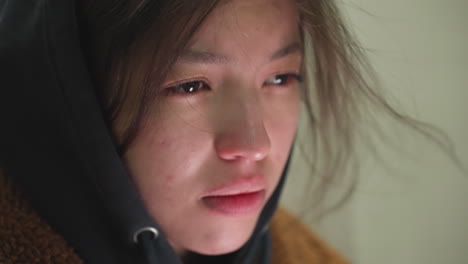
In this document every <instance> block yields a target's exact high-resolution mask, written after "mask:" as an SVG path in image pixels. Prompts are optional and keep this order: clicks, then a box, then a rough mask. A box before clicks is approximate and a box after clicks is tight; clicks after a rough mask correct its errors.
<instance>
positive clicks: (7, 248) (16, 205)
mask: <svg viewBox="0 0 468 264" xmlns="http://www.w3.org/2000/svg"><path fill="white" fill-rule="evenodd" d="M35 263H37V264H39V263H41V264H43V263H44V264H49V263H50V264H52V263H53V264H74V263H76V264H79V263H83V262H82V261H81V260H80V259H79V258H78V256H77V255H76V254H75V253H74V252H73V250H72V249H71V248H70V247H69V246H68V245H67V243H66V242H65V240H64V239H63V238H62V237H61V236H60V235H58V234H57V233H56V232H54V231H53V230H52V228H51V227H50V226H49V225H47V223H45V222H44V221H43V220H42V219H41V218H40V217H39V216H38V215H37V214H36V213H35V212H34V211H33V210H32V209H31V207H30V206H29V204H28V203H27V202H26V201H25V200H24V198H23V197H22V195H21V193H20V192H19V191H18V190H16V189H15V188H14V186H13V183H12V182H11V180H9V179H8V178H7V177H5V176H4V175H3V173H2V171H1V169H0V264H35Z"/></svg>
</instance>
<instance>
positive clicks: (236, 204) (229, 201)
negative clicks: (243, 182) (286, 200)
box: [202, 190, 265, 215]
mask: <svg viewBox="0 0 468 264" xmlns="http://www.w3.org/2000/svg"><path fill="white" fill-rule="evenodd" d="M264 199H265V191H264V190H261V191H256V192H247V193H239V194H234V195H218V196H205V197H203V198H202V201H203V203H204V204H205V205H206V206H207V207H208V208H210V209H212V210H214V211H216V212H219V213H222V214H225V215H246V214H252V213H255V212H258V211H259V210H260V208H261V207H262V204H263V201H264Z"/></svg>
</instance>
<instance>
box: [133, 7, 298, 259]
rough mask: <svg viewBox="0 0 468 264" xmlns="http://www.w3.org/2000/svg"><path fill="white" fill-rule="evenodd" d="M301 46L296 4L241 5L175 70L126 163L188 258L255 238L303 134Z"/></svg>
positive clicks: (215, 16)
mask: <svg viewBox="0 0 468 264" xmlns="http://www.w3.org/2000/svg"><path fill="white" fill-rule="evenodd" d="M301 43H302V42H301V37H300V33H299V27H298V15H297V11H296V8H295V5H294V2H293V1H292V0H268V1H266V0H233V1H230V2H228V3H225V4H222V5H221V6H219V7H217V8H216V9H215V10H214V11H213V12H212V13H211V14H210V15H209V16H208V18H207V19H206V20H205V22H204V23H203V25H202V26H201V28H200V29H199V31H198V32H196V34H195V35H194V36H193V38H192V40H191V42H190V43H189V45H188V48H187V49H186V50H185V51H184V52H183V53H182V55H181V56H180V57H179V59H178V60H177V62H176V63H175V65H174V67H173V69H172V71H171V73H170V75H169V76H168V78H167V79H166V81H165V83H164V85H163V87H162V89H161V92H160V93H159V95H158V97H157V99H156V100H155V102H154V107H153V108H152V111H151V112H150V114H149V117H148V121H147V123H146V125H145V126H143V128H142V131H141V133H140V134H139V135H138V137H137V138H136V140H135V141H134V142H133V143H132V144H131V146H130V147H129V149H128V152H127V153H126V154H125V157H124V158H125V161H126V163H127V165H128V168H129V170H130V173H131V175H132V177H133V180H134V182H135V184H136V186H137V188H138V190H139V192H140V194H141V196H142V199H143V200H144V203H145V205H146V207H147V209H148V210H149V212H150V214H151V215H152V216H153V217H154V219H155V220H156V222H157V223H158V224H159V225H160V227H161V228H162V229H163V232H164V233H165V234H166V235H167V237H168V239H169V241H170V243H171V245H172V246H173V247H174V248H175V249H176V251H178V253H179V254H183V253H184V251H186V250H190V251H195V252H198V253H201V254H209V255H214V254H223V253H228V252H231V251H234V250H236V249H238V248H239V247H241V246H242V245H243V244H244V243H245V242H246V241H247V239H248V238H249V237H250V235H251V234H252V231H253V229H254V227H255V224H256V222H257V219H258V217H259V214H260V212H261V210H262V208H263V206H264V205H265V203H266V201H267V199H268V198H269V197H270V196H271V194H272V192H273V190H274V189H275V187H276V186H277V184H278V181H279V178H280V176H281V173H282V171H283V168H284V165H285V163H286V160H287V158H288V154H289V150H290V147H291V144H292V142H293V138H294V135H295V132H296V126H297V121H298V115H299V85H298V80H297V77H298V75H299V74H300V70H301V63H302V48H301Z"/></svg>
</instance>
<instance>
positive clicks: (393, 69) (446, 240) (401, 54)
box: [283, 0, 468, 264]
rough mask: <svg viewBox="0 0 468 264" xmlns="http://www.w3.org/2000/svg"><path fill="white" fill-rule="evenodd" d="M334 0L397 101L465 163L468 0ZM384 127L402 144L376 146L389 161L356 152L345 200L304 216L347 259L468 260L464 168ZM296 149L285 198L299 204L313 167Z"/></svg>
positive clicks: (456, 263)
mask: <svg viewBox="0 0 468 264" xmlns="http://www.w3.org/2000/svg"><path fill="white" fill-rule="evenodd" d="M341 4H342V6H343V8H344V11H345V13H346V15H347V16H348V18H349V20H350V23H351V24H352V26H353V28H354V31H355V33H356V34H357V36H358V39H359V40H360V42H361V43H362V45H363V46H364V47H365V48H366V49H367V50H368V52H369V57H370V59H371V61H372V63H373V65H374V66H375V69H376V70H377V72H378V74H379V76H380V79H381V81H382V83H383V85H384V87H385V89H386V90H387V91H388V92H389V93H390V94H391V95H393V96H394V97H395V98H397V100H398V101H399V102H400V107H399V109H402V110H403V111H405V112H406V113H408V114H410V115H412V116H413V117H416V118H418V119H419V120H422V121H426V122H428V123H431V124H434V125H436V126H438V127H439V128H441V129H442V130H444V131H445V132H446V133H447V135H448V136H449V137H450V138H451V140H452V142H453V143H454V145H455V147H456V150H457V152H458V156H459V158H460V160H461V162H462V163H463V164H464V166H465V167H468V15H467V14H468V1H466V0H444V1H442V0H410V1H407V0H393V1H385V0H344V1H342V2H341ZM387 129H388V132H389V134H391V135H393V136H394V137H395V138H396V142H398V145H399V149H395V148H391V147H388V145H384V144H381V146H378V147H379V149H380V150H381V154H382V157H383V158H384V160H386V162H385V163H379V162H377V161H376V160H375V159H372V157H368V158H365V159H363V161H364V162H363V167H362V171H361V174H360V177H359V183H358V185H357V189H356V191H355V192H354V195H353V197H352V198H351V199H349V200H348V202H347V203H346V204H345V206H343V207H341V208H340V209H338V210H335V211H333V212H332V213H329V214H327V215H325V216H324V217H322V218H318V217H307V218H306V219H305V220H306V221H307V222H308V223H309V224H310V225H311V227H312V228H313V229H314V230H315V231H316V232H318V233H320V234H321V235H322V236H323V237H324V238H325V239H326V240H327V241H328V242H329V243H330V244H331V245H333V246H334V247H335V248H337V249H338V250H339V251H340V252H342V254H344V255H345V256H346V257H348V258H349V259H350V260H352V262H353V263H362V264H371V263H372V264H375V263H379V264H393V263H395V264H396V263H398V264H404V263H408V264H410V263H411V264H419V263H420V264H423V263H424V264H440V263H450V264H463V263H468V175H463V173H462V172H461V171H460V170H459V169H457V167H456V166H455V165H454V163H453V162H452V161H451V160H450V159H449V158H448V157H447V156H446V155H445V154H443V153H442V152H441V151H440V149H438V148H437V147H436V146H434V144H431V143H430V142H428V141H427V140H424V139H422V138H420V137H419V138H418V137H417V136H415V135H414V134H410V133H405V132H404V131H401V130H398V129H397V128H395V130H394V131H393V127H392V125H391V124H389V125H388V127H387ZM299 133H303V131H300V132H299ZM295 153H296V155H295V157H294V160H293V163H292V168H291V173H290V178H289V180H288V183H287V186H286V190H285V193H284V196H283V203H284V204H285V205H286V206H288V207H289V208H291V209H292V210H293V211H294V212H296V213H298V212H300V210H301V209H303V208H304V206H307V203H306V201H305V199H304V196H303V195H302V191H301V190H302V189H303V186H305V182H306V181H307V179H309V178H310V177H313V176H311V175H310V170H309V168H308V165H307V164H306V163H305V162H304V160H303V158H302V157H301V156H300V155H297V154H298V153H299V151H297V150H296V151H295ZM342 187H343V186H332V187H331V188H332V190H333V191H332V194H333V193H335V194H339V193H340V192H342V191H343V189H344V188H342ZM323 202H324V203H325V204H326V203H328V202H329V200H328V199H326V200H324V201H323ZM319 208H320V207H313V208H311V209H310V210H311V211H313V215H317V213H319V212H320V209H319Z"/></svg>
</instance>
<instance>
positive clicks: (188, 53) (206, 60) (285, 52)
mask: <svg viewBox="0 0 468 264" xmlns="http://www.w3.org/2000/svg"><path fill="white" fill-rule="evenodd" d="M292 54H302V46H301V45H300V44H299V42H293V43H291V44H289V45H287V46H285V47H283V48H281V49H279V50H277V51H275V52H274V53H273V54H272V55H271V56H270V61H273V60H278V59H281V58H284V57H286V56H289V55H292ZM231 60H232V59H231V58H230V57H228V56H226V55H222V54H216V53H211V52H205V51H196V50H184V51H183V52H182V53H181V55H180V56H179V61H180V62H184V63H194V64H197V63H198V64H227V63H229V62H230V61H231Z"/></svg>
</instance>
